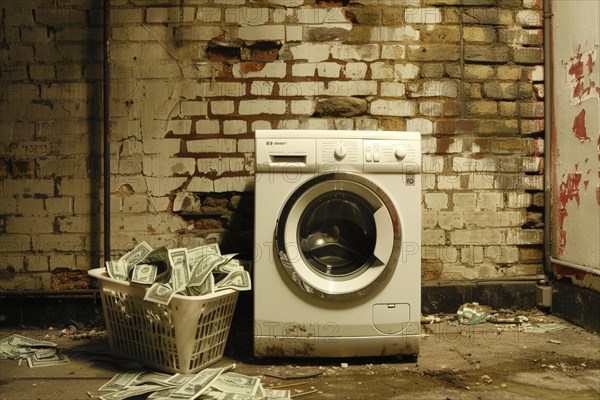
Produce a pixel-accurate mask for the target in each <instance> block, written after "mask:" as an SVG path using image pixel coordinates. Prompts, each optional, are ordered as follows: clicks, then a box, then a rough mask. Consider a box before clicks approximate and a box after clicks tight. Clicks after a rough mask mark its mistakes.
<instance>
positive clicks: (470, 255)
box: [460, 246, 483, 264]
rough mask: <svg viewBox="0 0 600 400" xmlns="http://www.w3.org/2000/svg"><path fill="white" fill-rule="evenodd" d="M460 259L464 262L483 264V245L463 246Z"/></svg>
mask: <svg viewBox="0 0 600 400" xmlns="http://www.w3.org/2000/svg"><path fill="white" fill-rule="evenodd" d="M460 260H461V262H463V263H464V264H481V263H482V262H483V247H481V246H469V247H461V249H460Z"/></svg>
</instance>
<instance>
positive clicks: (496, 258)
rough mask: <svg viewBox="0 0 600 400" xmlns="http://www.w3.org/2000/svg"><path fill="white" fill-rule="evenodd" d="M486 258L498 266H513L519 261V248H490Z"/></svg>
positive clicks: (487, 248)
mask: <svg viewBox="0 0 600 400" xmlns="http://www.w3.org/2000/svg"><path fill="white" fill-rule="evenodd" d="M485 258H487V259H488V260H490V261H492V262H494V263H497V264H512V263H516V262H518V261H519V248H518V247H512V246H488V247H486V248H485Z"/></svg>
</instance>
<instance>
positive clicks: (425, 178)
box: [421, 174, 435, 190]
mask: <svg viewBox="0 0 600 400" xmlns="http://www.w3.org/2000/svg"><path fill="white" fill-rule="evenodd" d="M421 187H422V189H423V190H432V189H435V176H434V175H432V174H422V175H421Z"/></svg>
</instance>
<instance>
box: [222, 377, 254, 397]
mask: <svg viewBox="0 0 600 400" xmlns="http://www.w3.org/2000/svg"><path fill="white" fill-rule="evenodd" d="M259 385H260V378H257V377H254V376H247V375H242V374H238V373H236V372H227V373H224V374H221V375H219V377H218V378H217V379H216V380H215V381H214V382H213V383H212V384H211V387H212V388H214V389H218V390H220V391H222V392H227V393H237V394H242V395H247V396H255V395H256V393H257V391H258V390H259Z"/></svg>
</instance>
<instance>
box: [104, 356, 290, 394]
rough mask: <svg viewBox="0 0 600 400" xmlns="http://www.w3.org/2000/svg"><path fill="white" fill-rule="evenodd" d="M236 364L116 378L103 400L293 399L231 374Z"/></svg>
mask: <svg viewBox="0 0 600 400" xmlns="http://www.w3.org/2000/svg"><path fill="white" fill-rule="evenodd" d="M234 368H235V364H231V365H229V366H226V367H223V368H206V369H203V370H202V371H200V372H198V373H197V374H193V375H182V374H174V375H168V374H163V373H159V372H144V371H131V372H121V373H118V374H117V375H115V376H114V377H113V378H112V379H111V380H110V381H109V382H108V383H106V384H104V385H103V386H102V387H101V388H100V389H98V390H99V391H100V392H109V393H104V394H102V395H101V396H100V399H101V400H121V399H125V398H129V397H134V396H139V395H148V394H149V393H151V394H150V395H149V396H148V397H147V398H148V399H154V400H157V399H180V400H184V399H185V400H193V399H207V400H208V399H211V400H255V399H289V398H290V391H289V390H277V389H269V388H265V387H263V385H262V384H261V381H260V378H258V377H254V376H247V375H242V374H238V373H235V372H231V371H232V370H233V369H234Z"/></svg>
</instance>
